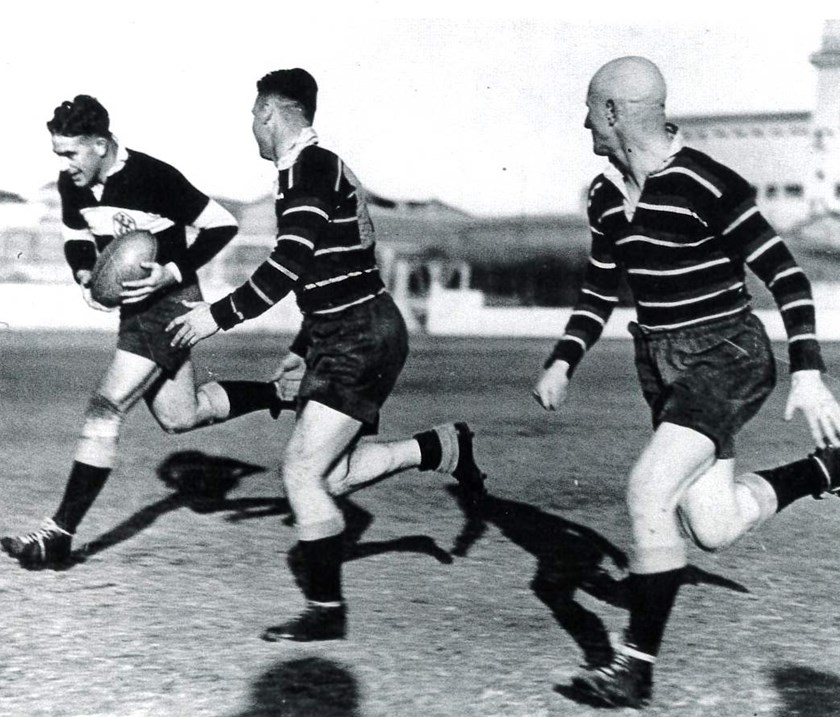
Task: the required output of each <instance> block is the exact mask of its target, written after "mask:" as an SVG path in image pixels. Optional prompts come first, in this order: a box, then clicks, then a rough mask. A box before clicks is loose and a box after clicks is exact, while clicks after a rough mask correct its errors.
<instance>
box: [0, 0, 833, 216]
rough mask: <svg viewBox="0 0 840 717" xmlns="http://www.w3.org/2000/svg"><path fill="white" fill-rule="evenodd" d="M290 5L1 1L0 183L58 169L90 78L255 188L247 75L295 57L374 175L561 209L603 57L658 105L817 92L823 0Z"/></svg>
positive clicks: (197, 169) (580, 181)
mask: <svg viewBox="0 0 840 717" xmlns="http://www.w3.org/2000/svg"><path fill="white" fill-rule="evenodd" d="M292 4H293V3H291V2H288V0H273V1H272V2H257V1H249V0H233V1H231V0H227V2H223V3H198V2H189V3H184V2H177V1H176V0H170V2H160V1H159V0H149V1H147V2H144V3H138V4H137V5H136V6H135V5H133V4H130V3H121V2H117V1H116V0H114V1H112V2H110V3H105V2H83V1H79V2H77V3H69V2H61V3H47V2H29V3H27V4H23V3H16V4H15V5H17V7H16V8H15V9H9V8H7V9H5V10H4V20H3V23H2V27H0V93H2V98H3V110H2V111H3V128H4V131H3V132H2V133H0V142H2V146H0V188H2V189H6V190H10V191H17V192H20V193H22V194H24V195H27V196H31V195H32V194H33V192H34V191H36V190H37V188H38V187H40V186H42V185H43V184H45V183H46V182H48V181H50V180H52V179H54V178H55V174H56V172H57V169H58V165H57V162H56V161H55V159H54V158H53V156H52V153H51V151H50V143H49V135H48V133H47V131H46V129H45V127H44V123H45V122H46V120H48V119H49V118H50V117H51V116H52V111H53V108H54V107H55V106H56V105H57V104H59V103H60V102H61V101H62V100H64V99H70V98H72V97H73V96H74V95H75V94H78V93H87V94H93V95H95V96H97V97H98V98H99V99H100V100H101V101H102V102H103V104H105V106H106V107H107V108H108V110H109V111H110V113H111V121H112V129H113V130H114V132H115V133H116V134H117V135H118V136H119V138H120V140H121V141H122V142H124V143H125V144H126V145H127V146H129V147H132V148H134V149H138V150H141V151H144V152H148V153H150V154H153V155H155V156H157V157H159V158H161V159H163V160H166V161H168V162H170V163H172V164H174V165H175V166H177V167H178V168H179V169H181V171H183V172H184V173H185V174H186V175H187V177H188V178H189V179H190V180H191V181H192V182H193V183H194V184H196V186H198V187H199V188H201V189H203V190H204V191H206V192H208V193H211V194H215V195H221V196H229V197H233V198H237V199H251V198H255V197H257V196H260V195H263V194H265V193H267V192H268V191H269V190H270V188H271V182H272V179H273V174H274V173H273V170H272V167H271V165H270V164H269V163H267V162H264V161H262V160H260V159H259V157H258V155H257V153H256V145H255V143H254V141H253V137H252V135H251V130H250V121H251V119H250V110H251V105H252V103H253V99H254V93H255V82H256V80H257V79H258V78H259V77H260V76H261V75H263V74H264V73H265V72H267V71H269V70H272V69H276V68H280V67H294V66H301V67H305V68H307V69H308V70H309V71H310V72H312V73H313V75H315V77H316V79H317V80H318V83H319V85H320V97H319V110H318V115H317V117H316V122H315V126H316V129H318V131H319V133H320V135H321V141H322V144H323V145H324V146H327V147H329V148H330V149H333V150H334V151H337V152H338V153H339V154H341V155H342V156H343V157H344V158H345V160H346V161H347V162H348V163H349V164H350V165H351V166H352V167H353V168H354V170H355V172H356V174H358V175H359V177H360V178H361V179H362V181H363V182H365V183H366V184H367V185H368V186H369V187H370V188H371V189H372V190H374V191H376V192H378V193H380V194H383V195H386V196H392V197H395V198H417V199H427V198H432V197H436V198H439V199H441V200H443V201H445V202H448V203H451V204H454V205H456V206H459V207H461V208H463V209H465V210H467V211H470V212H474V213H476V214H517V213H523V212H525V213H549V212H558V211H559V212H563V211H575V210H576V209H577V208H578V205H579V201H580V196H581V192H582V188H583V186H584V185H585V184H586V183H587V182H588V180H589V179H590V178H591V175H592V174H593V173H594V172H597V171H598V170H599V169H600V167H601V160H599V159H598V158H595V157H593V156H592V155H591V153H590V140H589V135H588V133H587V132H586V131H585V130H584V129H583V127H582V123H583V117H584V114H585V108H584V99H585V94H586V86H587V83H588V80H589V77H590V76H591V75H592V73H593V72H594V71H595V70H596V69H597V68H598V67H599V66H600V65H602V64H603V63H604V62H606V61H607V60H609V59H611V58H613V57H616V56H618V55H626V54H637V55H644V56H647V57H649V58H651V59H652V60H654V61H655V62H657V63H658V64H659V65H660V67H661V68H662V70H663V72H664V74H665V77H666V80H667V81H668V84H669V112H670V113H671V114H672V115H673V114H685V113H692V114H693V113H720V112H734V111H775V110H811V109H812V107H813V98H814V89H815V72H814V69H813V67H812V66H811V65H810V63H809V61H808V58H809V55H810V54H811V53H812V52H814V51H816V50H817V49H818V48H819V44H820V38H821V34H822V29H823V24H824V20H823V18H824V17H827V16H828V14H827V13H828V12H829V11H828V10H827V9H826V6H827V4H825V5H819V4H816V3H814V4H809V3H801V2H800V3H796V4H795V6H796V9H797V11H798V13H797V15H796V16H795V17H792V16H772V17H768V16H764V15H763V16H750V14H749V13H747V12H746V11H743V12H741V13H740V14H739V15H738V16H732V15H731V14H729V15H726V14H724V12H723V11H724V10H727V11H729V8H727V7H726V5H727V4H726V3H723V2H721V3H719V5H718V6H717V7H716V6H715V4H714V3H712V4H709V3H683V4H684V5H690V6H691V7H690V9H691V10H692V11H694V12H695V13H696V14H693V15H681V14H679V13H680V12H685V11H686V10H687V9H689V8H683V9H682V10H681V9H680V7H679V6H680V3H673V2H672V3H664V2H663V3H644V2H638V1H636V2H633V1H632V0H631V1H630V2H627V3H624V5H625V6H632V10H633V14H632V16H631V15H630V13H629V12H628V11H626V10H625V11H619V10H617V8H618V7H621V6H620V5H619V4H617V3H605V2H601V3H588V5H590V6H591V7H589V8H587V9H586V10H578V11H574V12H571V11H568V10H565V9H563V10H558V11H555V12H553V13H549V12H546V11H545V9H544V6H545V5H546V4H547V3H534V2H532V1H531V0H519V1H518V2H515V3H510V5H514V6H515V8H516V12H514V10H511V9H509V8H508V9H506V10H503V11H502V10H499V11H493V10H492V9H488V8H493V7H494V4H493V3H459V2H458V1H457V0H451V2H449V3H445V2H441V1H440V0H426V1H425V2H423V3H422V5H421V3H410V4H409V3H406V4H405V7H406V8H407V9H406V10H405V11H400V10H399V9H400V8H401V7H403V5H402V4H401V3H399V2H394V1H392V2H378V1H376V0H362V1H361V2H359V1H357V2H354V3H351V4H346V5H347V6H348V7H349V8H350V9H352V11H353V14H350V11H349V10H343V11H342V12H341V13H340V14H336V12H335V11H334V10H331V8H335V7H338V6H339V4H338V3H336V2H331V3H322V2H315V1H313V2H309V3H304V2H299V3H296V5H297V6H299V8H300V9H298V10H296V11H294V12H291V13H290V12H288V11H287V12H284V8H285V7H288V6H290V5H292ZM557 4H558V5H560V4H561V3H557ZM564 4H565V3H564ZM728 5H729V6H731V7H735V4H734V3H731V2H730V3H728ZM755 5H758V4H757V3H756V4H755ZM762 5H764V4H762ZM13 7H14V6H13ZM341 7H344V6H343V5H342V6H341ZM791 7H793V5H791ZM470 8H480V9H477V10H473V11H470ZM701 9H703V10H704V11H705V16H701V15H700V11H701ZM713 10H715V11H713ZM561 13H562V16H561ZM423 16H426V17H423Z"/></svg>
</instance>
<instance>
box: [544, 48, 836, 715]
mask: <svg viewBox="0 0 840 717" xmlns="http://www.w3.org/2000/svg"><path fill="white" fill-rule="evenodd" d="M665 96H666V87H665V81H664V79H663V77H662V75H661V73H660V71H659V69H658V68H657V67H656V66H655V65H654V64H653V63H652V62H650V61H649V60H646V59H644V58H640V57H621V58H617V59H615V60H613V61H611V62H608V63H607V64H606V65H604V66H603V67H601V68H600V69H599V70H598V71H597V72H596V73H595V75H594V76H593V78H592V80H591V82H590V85H589V91H588V95H587V102H586V104H587V107H588V113H587V115H586V122H585V127H586V128H587V129H589V130H590V132H591V134H592V138H593V150H594V153H595V154H597V155H601V156H605V157H607V158H608V160H609V163H608V166H607V168H606V171H604V173H603V174H601V175H599V176H598V177H596V179H595V180H594V181H593V183H592V185H591V188H590V191H589V205H588V214H589V222H590V225H591V229H592V248H591V254H590V260H589V265H588V268H587V273H586V276H585V280H584V284H583V287H582V289H581V292H580V295H579V298H578V301H577V305H576V306H575V308H574V310H573V312H572V315H571V317H570V319H569V321H568V323H567V325H566V328H565V333H564V334H563V336H562V337H561V338H560V340H559V341H558V342H557V345H556V346H555V348H554V350H553V351H552V353H551V355H550V356H549V358H548V360H547V361H546V363H545V370H544V372H543V374H542V376H541V377H540V379H539V381H538V383H537V384H536V387H535V389H534V396H535V397H536V399H537V400H538V402H539V403H540V404H541V405H542V406H543V407H544V408H545V409H548V410H555V409H557V408H558V407H559V406H560V405H561V404H562V403H563V401H564V400H565V398H566V392H567V386H568V383H569V379H570V377H571V375H572V373H573V371H574V370H575V368H576V367H577V365H578V364H579V362H580V360H581V358H582V357H583V355H584V354H585V352H586V351H587V350H588V349H590V348H591V347H592V345H593V344H594V343H595V342H596V341H597V340H598V338H599V336H600V334H601V332H602V329H603V327H604V325H605V324H606V322H607V320H608V318H609V316H610V313H611V311H612V309H613V307H614V306H615V305H616V302H617V301H618V292H617V289H618V286H619V280H620V278H621V276H622V274H623V275H625V276H626V278H627V281H628V284H629V286H630V289H631V292H632V295H633V299H634V303H635V306H636V310H637V322H633V323H631V325H630V330H631V333H632V334H633V337H634V341H635V355H636V368H637V371H638V376H639V380H640V383H641V387H642V391H643V393H644V397H645V399H646V400H647V402H648V404H649V405H650V408H651V412H652V418H653V426H654V432H653V437H652V438H651V439H650V441H649V442H648V444H647V445H646V446H645V448H644V450H643V451H642V453H641V456H640V457H639V458H638V459H637V461H636V463H635V465H634V466H633V468H632V470H631V472H630V476H629V482H628V487H627V504H628V508H629V513H630V519H631V525H632V536H633V543H634V546H633V547H634V551H633V557H632V561H631V565H630V575H629V577H628V580H627V584H628V590H629V596H628V600H629V610H630V620H629V627H628V628H627V631H626V634H625V639H624V642H623V644H620V645H617V646H616V651H615V657H614V660H613V662H612V664H610V665H609V666H606V667H601V668H594V669H590V670H588V671H586V672H584V673H582V674H581V675H579V676H577V677H576V678H575V679H574V680H573V683H572V684H573V686H574V687H576V688H577V689H578V690H579V691H580V692H581V693H585V695H586V697H587V699H588V700H589V701H592V700H594V701H596V702H598V703H600V704H602V705H605V706H633V707H640V706H643V705H644V704H646V703H647V702H648V701H649V700H650V698H651V693H652V684H653V678H652V674H653V664H654V662H655V661H656V656H657V654H658V652H659V648H660V643H661V641H662V636H663V632H664V629H665V624H666V621H667V619H668V616H669V613H670V611H671V608H672V605H673V603H674V599H675V597H676V594H677V591H678V589H679V587H680V584H681V582H682V579H683V573H684V568H685V567H686V564H687V557H686V548H685V545H684V542H683V538H682V535H686V536H687V537H689V538H690V539H691V540H693V541H694V542H695V543H696V544H697V545H699V546H700V547H701V548H703V549H706V550H717V549H719V548H723V547H725V546H727V545H729V544H730V543H732V542H733V541H734V540H735V539H736V538H738V537H739V536H741V535H743V534H744V533H745V532H747V531H748V530H751V529H754V528H755V527H756V526H758V525H760V524H761V523H762V522H764V521H765V520H767V519H768V518H769V517H771V516H772V515H773V514H775V513H777V512H778V511H780V510H782V509H783V508H784V507H785V506H787V505H789V504H790V503H791V502H792V501H794V500H796V499H798V498H802V497H805V496H809V495H813V496H820V495H822V494H824V493H834V492H836V491H837V490H838V489H840V460H838V450H837V448H835V447H833V446H836V445H838V444H840V407H838V404H837V401H836V400H835V399H834V397H833V396H832V395H831V393H830V392H829V390H828V389H827V388H826V387H825V385H824V384H823V381H822V377H821V372H822V371H824V370H825V367H824V365H823V360H822V358H821V354H820V347H819V344H818V343H817V339H816V333H815V312H814V302H813V300H812V297H811V289H810V284H809V282H808V279H807V278H806V276H805V274H804V273H803V272H802V270H801V268H800V267H799V266H798V265H797V264H796V261H795V260H794V258H793V256H792V255H791V253H790V251H789V250H788V248H787V247H786V245H785V243H784V242H783V241H782V240H781V239H780V238H779V237H778V236H777V235H776V233H775V231H774V230H773V229H772V228H771V226H770V225H769V224H768V223H767V221H766V220H765V219H764V217H763V216H762V215H761V213H760V212H759V210H758V209H757V208H756V205H755V201H754V190H753V189H752V188H751V187H750V185H749V184H748V183H747V181H746V180H744V179H743V178H742V177H741V176H739V175H738V174H736V173H735V172H734V171H732V170H731V169H729V168H727V167H725V166H723V165H721V164H719V163H718V162H716V161H714V160H713V159H712V158H710V157H709V156H707V155H705V154H703V153H701V152H698V151H696V150H694V149H690V148H688V147H684V146H682V143H681V140H680V135H679V133H678V132H677V130H676V128H675V127H674V126H673V125H670V124H668V123H666V121H665ZM745 266H746V267H749V268H750V270H751V271H753V272H754V273H755V274H756V275H757V276H758V277H759V278H760V279H761V280H762V281H763V282H764V283H765V284H766V285H767V287H768V289H769V290H770V292H771V293H772V295H773V298H774V299H775V301H776V304H777V305H778V308H779V311H780V312H781V315H782V318H783V320H784V326H785V329H786V331H787V337H788V353H789V358H790V370H791V387H790V394H789V397H788V402H787V407H786V410H785V419H786V420H790V419H791V418H792V417H793V415H794V413H795V412H796V411H801V412H802V413H803V415H804V417H805V419H806V421H807V423H808V426H809V428H810V431H811V433H812V436H813V439H814V441H815V442H816V445H817V449H816V451H815V452H814V453H812V454H811V455H810V456H808V457H807V458H805V459H803V460H799V461H796V462H795V463H791V464H788V465H784V466H780V467H777V468H772V469H769V470H759V471H756V472H752V473H747V474H744V475H739V476H737V477H736V475H735V463H734V455H735V452H734V438H735V435H736V433H737V432H738V431H739V429H740V428H741V427H742V426H743V425H744V424H745V423H746V422H747V421H748V420H749V419H750V418H752V416H754V415H755V413H756V412H757V411H758V409H759V408H760V407H761V405H762V404H763V403H764V401H765V400H766V398H767V397H768V395H769V394H770V392H771V391H772V390H773V387H774V385H775V382H776V373H775V364H774V358H773V355H772V353H771V346H770V342H769V341H768V338H767V335H766V333H765V331H764V328H763V325H762V324H761V322H760V321H759V320H758V319H757V318H756V317H755V316H754V315H753V314H752V312H751V309H750V297H749V295H748V293H747V289H746V286H745V284H744V274H745ZM681 528H682V531H681Z"/></svg>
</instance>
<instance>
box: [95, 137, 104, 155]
mask: <svg viewBox="0 0 840 717" xmlns="http://www.w3.org/2000/svg"><path fill="white" fill-rule="evenodd" d="M93 149H94V151H95V152H96V154H97V155H98V156H100V157H104V156H105V155H106V154H108V140H106V139H105V138H104V137H97V138H96V139H95V140H94V141H93Z"/></svg>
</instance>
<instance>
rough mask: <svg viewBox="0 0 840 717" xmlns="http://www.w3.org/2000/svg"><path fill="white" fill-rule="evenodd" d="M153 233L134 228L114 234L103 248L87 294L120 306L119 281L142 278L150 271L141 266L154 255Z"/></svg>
mask: <svg viewBox="0 0 840 717" xmlns="http://www.w3.org/2000/svg"><path fill="white" fill-rule="evenodd" d="M157 253H158V244H157V239H156V238H155V235H154V234H152V233H151V232H147V231H133V232H129V233H128V234H123V235H122V236H118V237H114V238H113V239H112V240H111V242H110V243H109V244H108V245H107V246H106V247H105V248H104V249H103V250H102V253H101V254H100V255H99V258H97V260H96V264H95V265H94V267H93V273H92V275H91V278H90V294H91V297H93V299H94V301H97V302H99V303H100V304H102V305H103V306H108V307H113V306H119V304H120V294H121V293H122V290H123V287H122V283H123V282H124V281H131V280H133V279H145V278H146V277H147V276H148V275H149V270H148V269H145V268H143V267H142V266H140V264H141V263H142V262H144V261H154V260H155V259H156V258H157Z"/></svg>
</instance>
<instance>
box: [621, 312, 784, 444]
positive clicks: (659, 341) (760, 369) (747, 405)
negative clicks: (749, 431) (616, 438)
mask: <svg viewBox="0 0 840 717" xmlns="http://www.w3.org/2000/svg"><path fill="white" fill-rule="evenodd" d="M628 328H629V329H630V333H631V334H632V335H633V339H634V347H635V359H636V370H637V372H638V375H639V382H640V384H641V388H642V393H643V394H644V397H645V400H646V401H647V403H648V405H649V406H650V408H651V415H652V419H653V425H654V428H656V427H657V426H659V425H660V424H661V423H664V422H668V423H674V424H677V425H679V426H685V427H686V428H691V429H693V430H695V431H698V432H699V433H702V434H703V435H705V436H708V437H709V438H710V439H711V440H712V441H713V442H714V444H715V447H716V454H717V457H718V458H732V457H733V456H734V455H735V435H736V434H737V433H738V431H739V430H740V429H741V428H742V427H743V426H744V424H745V423H746V422H747V421H749V420H750V419H751V418H752V417H753V416H754V415H755V414H756V413H757V412H758V410H759V408H761V406H762V404H763V403H764V402H765V401H766V400H767V397H768V396H769V395H770V394H771V392H772V391H773V388H774V386H775V384H776V363H775V359H774V357H773V351H772V347H771V344H770V340H769V338H768V337H767V333H766V331H765V330H764V326H763V324H762V323H761V321H760V320H759V319H758V318H756V317H755V316H754V315H753V314H752V313H751V312H749V311H745V312H743V313H740V314H738V315H736V316H734V317H727V318H724V319H719V320H715V321H710V322H708V323H704V324H700V325H696V326H689V327H686V328H682V329H676V330H668V331H649V330H644V329H643V328H642V327H640V326H639V325H638V324H636V323H635V322H631V324H630V326H629V327H628Z"/></svg>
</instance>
